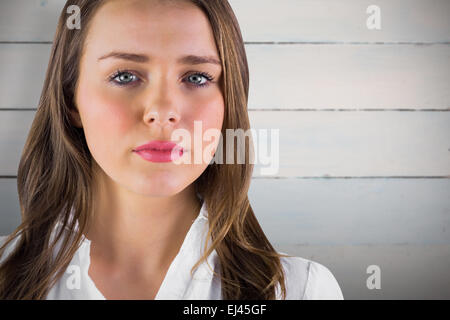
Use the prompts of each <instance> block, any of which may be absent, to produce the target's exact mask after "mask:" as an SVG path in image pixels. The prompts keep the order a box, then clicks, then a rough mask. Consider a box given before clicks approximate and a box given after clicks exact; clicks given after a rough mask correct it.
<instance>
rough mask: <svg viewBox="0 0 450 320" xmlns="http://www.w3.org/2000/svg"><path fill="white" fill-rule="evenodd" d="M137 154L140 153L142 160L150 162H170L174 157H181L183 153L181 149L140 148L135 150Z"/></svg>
mask: <svg viewBox="0 0 450 320" xmlns="http://www.w3.org/2000/svg"><path fill="white" fill-rule="evenodd" d="M135 152H136V153H137V154H138V155H140V156H141V157H142V158H143V159H144V160H147V161H151V162H172V161H174V160H176V159H179V158H181V156H182V155H183V152H184V151H183V149H178V148H177V149H176V150H173V149H172V150H149V149H146V150H141V151H135Z"/></svg>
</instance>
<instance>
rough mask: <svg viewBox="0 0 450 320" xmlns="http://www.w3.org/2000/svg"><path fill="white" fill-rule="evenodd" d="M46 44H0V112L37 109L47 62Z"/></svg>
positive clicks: (48, 48) (48, 54)
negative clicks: (0, 73) (4, 110)
mask: <svg viewBox="0 0 450 320" xmlns="http://www.w3.org/2000/svg"><path fill="white" fill-rule="evenodd" d="M50 49H51V45H48V44H0V68H1V70H2V72H3V74H4V75H5V76H3V77H0V109H2V108H37V105H38V103H39V97H40V95H41V91H42V86H43V85H44V80H45V73H46V70H47V66H48V62H49V58H50Z"/></svg>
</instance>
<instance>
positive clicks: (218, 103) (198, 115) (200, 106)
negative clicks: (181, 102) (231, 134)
mask: <svg viewBox="0 0 450 320" xmlns="http://www.w3.org/2000/svg"><path fill="white" fill-rule="evenodd" d="M196 105H197V107H196V108H195V109H194V112H192V111H191V112H187V114H186V119H187V120H188V123H189V124H190V125H191V128H190V130H191V132H194V121H201V122H202V131H203V132H204V131H206V130H207V129H210V128H214V129H218V130H220V129H221V128H222V123H223V115H224V101H223V98H222V95H221V94H220V95H217V96H215V97H213V98H209V99H205V100H202V101H198V102H197V103H196Z"/></svg>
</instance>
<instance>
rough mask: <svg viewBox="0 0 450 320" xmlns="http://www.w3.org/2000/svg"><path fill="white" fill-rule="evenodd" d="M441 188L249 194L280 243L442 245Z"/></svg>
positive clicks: (392, 184) (312, 184) (352, 185)
mask: <svg viewBox="0 0 450 320" xmlns="http://www.w3.org/2000/svg"><path fill="white" fill-rule="evenodd" d="M0 186H1V188H2V189H0V191H2V192H1V193H0V203H2V211H1V216H0V235H5V234H9V233H10V232H12V230H13V228H15V227H16V226H17V225H18V222H19V221H20V218H19V217H20V211H19V204H18V198H17V196H16V193H17V187H16V180H15V179H0ZM449 187H450V180H449V179H383V180H381V179H367V180H347V179H334V180H299V179H287V180H277V179H254V180H253V181H252V184H251V187H250V191H249V199H250V203H251V205H252V207H253V210H254V212H255V215H256V216H257V218H258V221H259V223H260V224H261V227H262V228H263V230H264V232H265V234H266V235H267V237H268V238H269V240H270V241H271V242H272V243H275V244H278V245H281V246H309V245H312V246H316V245H321V246H330V245H332V246H340V245H389V244H398V245H450V211H449V210H450V209H449V208H450V206H449V199H450V188H449ZM287 253H290V252H287ZM374 263H375V264H376V262H374Z"/></svg>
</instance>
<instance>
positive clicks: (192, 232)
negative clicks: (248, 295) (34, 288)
mask: <svg viewBox="0 0 450 320" xmlns="http://www.w3.org/2000/svg"><path fill="white" fill-rule="evenodd" d="M77 226H78V224H77ZM208 227H209V223H208V212H207V210H206V203H205V201H202V206H201V209H200V212H199V214H198V216H197V218H196V219H195V220H194V222H193V223H192V225H191V227H190V229H189V230H188V232H187V234H186V236H185V239H184V241H183V243H182V245H181V247H180V250H179V251H178V253H177V255H176V256H175V258H174V259H173V261H172V263H171V264H170V266H169V269H168V270H167V273H166V275H165V277H164V280H163V282H162V284H161V286H160V288H159V290H158V293H157V294H156V297H155V300H160V299H168V300H171V299H221V290H220V287H221V286H220V282H219V281H218V280H217V279H216V277H214V274H213V271H214V272H216V273H219V269H218V268H219V263H218V256H217V253H216V251H215V250H213V251H212V253H211V254H210V255H209V256H208V258H207V260H206V262H205V261H203V262H202V263H201V264H200V265H199V266H198V268H197V269H195V270H194V272H193V275H192V276H191V273H190V271H191V268H192V267H193V266H194V265H195V263H197V261H198V260H199V259H200V257H201V256H202V255H203V253H204V244H205V241H206V235H207V232H208ZM210 244H211V241H209V242H208V245H210ZM90 248H91V241H90V240H89V239H87V238H86V237H83V239H82V242H81V245H80V247H79V248H78V250H77V252H76V254H75V255H74V257H73V259H72V261H71V263H70V264H69V267H68V268H67V271H66V272H65V273H64V275H63V276H62V277H61V279H60V280H59V281H58V283H57V284H56V285H55V287H54V288H52V290H51V291H50V292H49V298H56V299H61V298H63V299H105V298H104V296H103V295H102V294H101V292H100V291H99V290H98V288H97V287H96V286H95V284H94V282H93V280H92V279H91V278H90V277H89V275H88V271H89V265H90ZM71 270H72V271H73V270H78V271H79V272H80V275H81V277H80V279H79V280H80V286H79V287H80V288H78V286H76V285H72V286H71V285H70V281H71V279H70V277H73V276H74V275H73V273H70V272H68V271H71ZM72 280H74V279H72ZM68 284H69V285H68Z"/></svg>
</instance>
